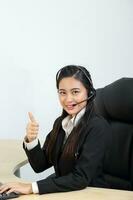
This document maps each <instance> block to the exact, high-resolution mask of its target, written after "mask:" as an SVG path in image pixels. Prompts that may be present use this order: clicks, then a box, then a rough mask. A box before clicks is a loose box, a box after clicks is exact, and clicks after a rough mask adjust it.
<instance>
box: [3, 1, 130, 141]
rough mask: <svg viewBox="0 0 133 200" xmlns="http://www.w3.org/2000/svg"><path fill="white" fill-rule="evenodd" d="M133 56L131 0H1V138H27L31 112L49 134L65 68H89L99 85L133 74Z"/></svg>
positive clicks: (44, 133) (43, 134)
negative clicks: (59, 79) (60, 74)
mask: <svg viewBox="0 0 133 200" xmlns="http://www.w3.org/2000/svg"><path fill="white" fill-rule="evenodd" d="M132 54H133V1H132V0H100V1H99V0H67V1H66V0H23V1H21V0H0V138H18V139H22V138H23V136H24V132H25V126H26V123H27V121H28V115H27V112H28V111H32V112H33V114H34V115H35V116H36V118H37V120H38V121H39V123H40V137H41V138H42V139H43V138H44V137H45V135H46V134H47V133H48V132H49V131H50V129H51V126H52V124H53V122H54V120H55V118H56V117H57V116H58V114H59V112H60V107H59V103H58V99H57V95H56V88H55V73H56V72H57V70H59V69H60V68H61V67H62V66H64V65H67V64H80V65H84V66H86V67H87V69H88V70H90V72H91V74H92V78H93V82H94V86H95V87H96V88H98V87H102V86H105V85H106V84H108V83H111V82H112V81H114V80H116V79H118V78H121V77H123V76H128V77H133V55H132Z"/></svg>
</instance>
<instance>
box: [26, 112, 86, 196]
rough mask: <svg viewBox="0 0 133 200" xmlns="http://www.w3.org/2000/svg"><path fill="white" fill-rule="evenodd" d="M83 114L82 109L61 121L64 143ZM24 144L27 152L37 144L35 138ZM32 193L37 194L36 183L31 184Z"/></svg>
mask: <svg viewBox="0 0 133 200" xmlns="http://www.w3.org/2000/svg"><path fill="white" fill-rule="evenodd" d="M84 113H85V108H83V109H82V110H81V111H80V112H79V113H78V114H77V115H76V116H74V117H73V118H71V116H70V115H68V116H66V117H65V118H64V119H63V120H62V128H63V130H64V131H65V139H64V143H65V142H66V140H67V138H68V136H69V135H70V133H71V131H72V130H73V128H74V127H75V126H76V125H77V123H78V122H79V120H80V118H81V117H82V116H83V115H84ZM24 144H25V147H26V148H27V149H28V150H31V149H33V148H34V147H35V146H36V145H37V144H38V139H37V138H36V139H35V140H33V141H32V142H29V143H27V142H26V141H25V140H24ZM32 191H33V193H35V194H37V193H39V190H38V185H37V183H36V182H33V183H32Z"/></svg>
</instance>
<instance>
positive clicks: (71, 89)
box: [58, 88, 80, 91]
mask: <svg viewBox="0 0 133 200" xmlns="http://www.w3.org/2000/svg"><path fill="white" fill-rule="evenodd" d="M61 90H63V91H64V90H65V89H63V88H61V89H58V91H61ZM70 90H71V91H73V90H80V88H72V89H70Z"/></svg>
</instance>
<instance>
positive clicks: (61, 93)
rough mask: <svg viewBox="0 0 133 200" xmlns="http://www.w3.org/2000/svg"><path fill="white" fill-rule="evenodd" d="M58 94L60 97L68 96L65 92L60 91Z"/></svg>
mask: <svg viewBox="0 0 133 200" xmlns="http://www.w3.org/2000/svg"><path fill="white" fill-rule="evenodd" d="M58 93H59V95H60V96H65V95H66V92H65V91H58Z"/></svg>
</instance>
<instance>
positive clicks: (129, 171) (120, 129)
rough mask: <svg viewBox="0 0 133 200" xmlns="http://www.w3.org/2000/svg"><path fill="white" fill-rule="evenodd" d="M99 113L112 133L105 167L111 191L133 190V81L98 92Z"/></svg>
mask: <svg viewBox="0 0 133 200" xmlns="http://www.w3.org/2000/svg"><path fill="white" fill-rule="evenodd" d="M95 105H96V111H97V112H98V113H99V114H100V115H102V116H103V117H105V118H106V119H107V120H108V122H109V124H110V126H111V128H112V133H113V136H112V137H113V140H112V145H111V151H110V152H109V153H108V154H107V155H106V159H105V163H104V172H105V179H106V181H107V182H108V183H109V184H110V186H111V188H115V189H124V190H133V78H121V79H119V80H117V81H115V82H113V83H111V84H109V85H107V86H105V87H104V88H99V89H97V91H96V99H95Z"/></svg>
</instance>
